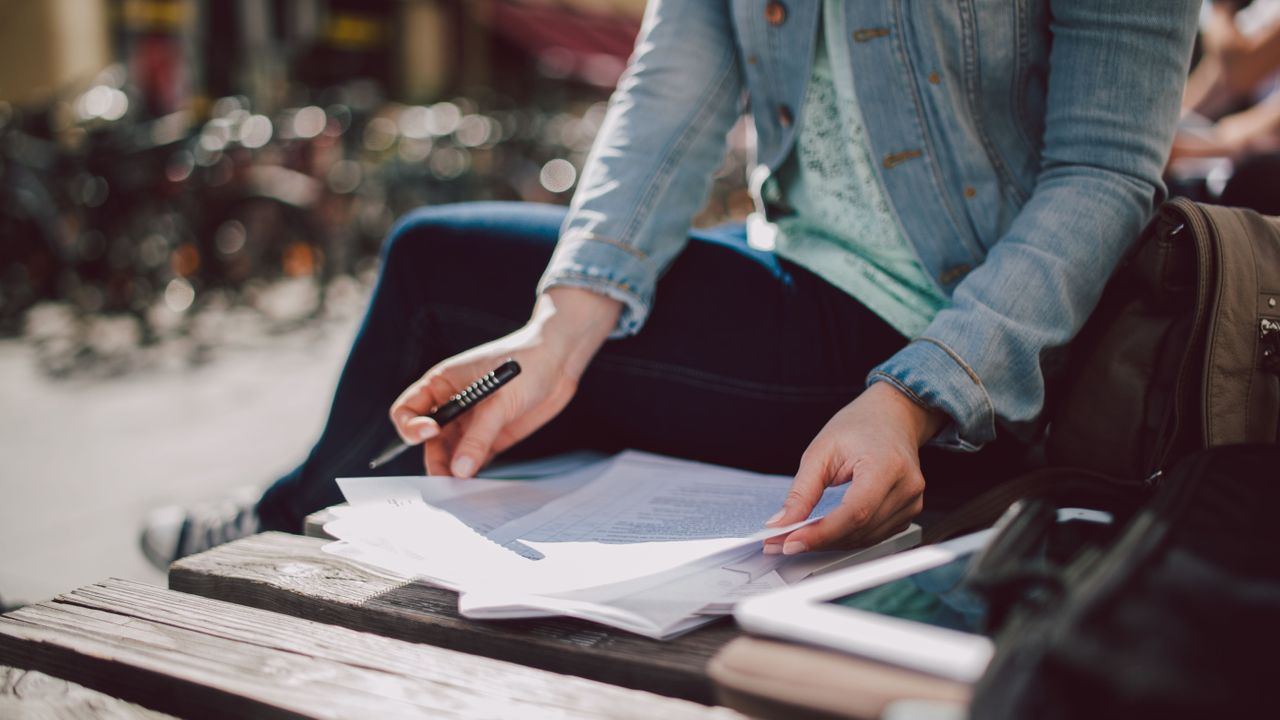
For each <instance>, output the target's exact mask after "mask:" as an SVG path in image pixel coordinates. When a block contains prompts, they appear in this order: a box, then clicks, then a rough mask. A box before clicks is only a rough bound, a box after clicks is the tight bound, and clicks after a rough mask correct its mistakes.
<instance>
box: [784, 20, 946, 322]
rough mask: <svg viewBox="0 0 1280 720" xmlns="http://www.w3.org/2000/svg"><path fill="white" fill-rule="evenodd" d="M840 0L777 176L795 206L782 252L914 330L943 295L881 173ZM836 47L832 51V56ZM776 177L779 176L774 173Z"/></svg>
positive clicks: (826, 24) (826, 23) (823, 26)
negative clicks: (905, 228) (889, 197)
mask: <svg viewBox="0 0 1280 720" xmlns="http://www.w3.org/2000/svg"><path fill="white" fill-rule="evenodd" d="M843 13H844V8H843V5H842V3H841V2H839V0H826V1H825V2H824V3H823V14H824V15H825V17H824V18H823V22H822V24H821V25H820V26H819V27H820V28H821V29H820V30H819V32H820V33H824V34H825V38H824V40H825V41H824V42H819V43H817V54H816V57H815V58H814V62H813V73H812V75H811V76H810V78H809V85H808V89H807V90H806V91H805V98H804V110H803V112H802V113H801V118H802V119H803V120H802V122H803V125H802V126H801V128H800V133H799V136H798V137H797V138H796V144H795V147H794V148H793V149H792V151H791V155H790V157H789V158H788V159H787V161H786V163H784V164H783V166H782V167H781V168H780V169H779V171H778V173H777V174H776V175H775V176H774V177H775V178H776V182H778V183H779V186H778V187H775V188H766V192H767V193H769V194H773V193H778V194H780V195H781V196H782V197H783V198H785V202H786V204H787V205H789V206H790V207H791V208H792V209H793V210H794V211H795V214H794V215H790V216H787V217H784V218H781V219H780V220H778V222H777V238H776V240H775V242H776V243H777V246H776V252H777V253H778V254H779V255H781V256H782V257H784V258H786V259H788V260H790V261H792V262H794V263H796V264H797V265H800V266H802V267H804V268H807V269H808V270H810V271H812V272H814V273H816V274H817V275H818V276H819V277H822V278H823V279H825V280H826V281H827V282H830V283H831V284H833V285H835V286H836V287H838V288H840V289H841V290H844V291H845V292H847V293H849V294H850V295H852V296H853V297H855V298H857V299H858V300H859V301H861V302H862V303H863V304H864V305H866V306H867V308H868V309H870V310H871V311H872V312H874V313H876V314H877V315H879V316H880V317H881V318H882V319H884V321H885V322H887V323H888V324H889V325H891V326H892V327H893V328H894V329H896V330H898V331H899V332H901V333H902V334H903V335H905V336H906V337H908V338H911V337H915V336H917V335H919V334H920V333H921V332H922V331H923V330H924V329H925V327H926V326H927V325H928V324H929V321H930V320H932V319H933V316H934V315H935V314H936V313H937V312H938V311H939V310H941V309H942V308H943V307H944V306H945V305H946V304H947V297H946V295H944V294H943V292H942V290H941V289H940V288H939V287H938V286H937V285H935V284H934V282H933V279H932V278H930V277H929V275H928V274H927V273H926V272H925V271H924V268H923V267H922V266H921V265H920V261H919V260H918V259H917V258H916V255H915V250H914V249H913V248H912V247H911V246H910V245H909V244H908V243H907V240H906V238H905V237H903V234H902V230H901V228H900V227H899V226H898V222H897V219H896V218H895V217H894V215H893V211H892V210H890V209H889V203H888V201H887V200H886V198H885V193H884V189H883V188H882V187H881V186H880V181H879V178H878V177H877V176H876V171H875V166H874V164H873V160H872V158H871V153H870V149H869V146H868V142H867V133H866V129H865V128H864V127H863V124H862V111H861V110H860V109H859V107H858V98H857V96H856V95H855V94H854V80H853V72H852V69H851V68H852V65H851V63H850V61H849V58H848V47H847V46H846V45H845V44H844V43H843V42H842V38H841V37H840V36H839V29H840V28H842V27H844V17H843ZM831 55H834V58H833V57H830V56H831ZM771 182H774V180H771Z"/></svg>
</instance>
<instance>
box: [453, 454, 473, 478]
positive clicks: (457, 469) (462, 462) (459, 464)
mask: <svg viewBox="0 0 1280 720" xmlns="http://www.w3.org/2000/svg"><path fill="white" fill-rule="evenodd" d="M475 469H476V461H475V460H472V459H471V458H469V457H460V458H458V459H457V460H454V461H453V474H454V476H455V477H471V473H473V472H475Z"/></svg>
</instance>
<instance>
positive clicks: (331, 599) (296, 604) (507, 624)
mask: <svg viewBox="0 0 1280 720" xmlns="http://www.w3.org/2000/svg"><path fill="white" fill-rule="evenodd" d="M326 542H327V541H325V540H321V539H318V538H309V537H300V536H296V535H288V534H283V533H264V534H262V535H257V536H254V537H251V538H246V539H243V540H239V541H236V542H233V543H230V544H228V545H223V546H221V547H218V548H214V549H213V550H210V551H209V552H206V553H202V554H200V555H195V556H192V557H189V558H186V559H183V560H180V561H178V562H177V563H174V564H173V566H172V567H171V568H170V571H169V587H170V588H171V589H173V590H179V591H182V592H185V593H192V594H195V595H201V596H204V597H206V598H213V599H216V600H223V601H227V602H231V603H235V604H237V605H243V606H247V607H253V608H260V609H263V610H270V611H274V612H277V613H281V614H283V615H289V616H292V617H295V618H307V619H310V620H318V621H321V622H324V623H330V624H332V625H338V626H342V627H345V628H350V629H353V630H360V631H365V632H370V633H376V634H378V635H382V636H385V637H388V638H395V639H397V640H406V641H411V642H415V643H426V644H429V645H435V646H438V647H443V648H451V649H455V650H461V651H464V652H467V653H472V654H476V655H483V656H487V657H491V658H498V659H501V660H508V661H511V662H515V663H519V664H521V665H527V666H530V667H536V668H541V669H543V670H549V671H552V672H556V673H566V674H569V675H577V676H579V677H583V678H590V679H592V680H599V681H602V682H606V683H609V684H612V685H621V686H623V687H628V688H635V689H639V690H646V691H649V692H653V693H658V694H661V695H668V696H671V697H677V698H684V699H687V700H693V701H696V702H701V703H705V704H712V703H713V702H714V700H715V690H714V686H713V683H712V682H711V680H710V679H709V678H708V676H707V673H706V664H707V662H708V660H709V659H710V658H711V656H712V655H714V654H715V652H716V651H717V650H719V649H720V648H721V647H722V646H724V645H725V644H726V643H727V642H729V641H730V640H731V639H733V638H734V637H736V636H738V635H739V634H740V633H739V631H738V629H737V627H736V626H735V625H734V624H733V622H732V621H731V620H728V619H726V620H723V621H720V622H718V623H716V624H714V625H711V626H708V627H705V628H702V629H700V630H697V631H695V632H692V633H689V634H688V635H685V636H683V637H680V638H677V639H675V640H671V641H668V642H657V641H654V640H649V639H646V638H642V637H639V636H636V635H632V634H630V633H625V632H622V631H614V630H610V629H608V628H605V627H603V626H600V625H595V624H592V623H587V622H583V621H578V620H572V619H550V620H504V621H475V620H468V619H465V618H462V617H461V616H459V615H458V612H457V594H456V593H454V592H451V591H448V590H441V589H439V588H434V587H431V586H429V585H425V584H423V583H416V582H415V583H405V582H403V581H400V580H393V579H390V578H387V577H384V576H382V575H378V574H376V573H374V572H371V571H369V570H366V569H364V568H363V567H361V566H359V565H356V564H354V563H352V562H350V561H347V560H344V559H342V558H337V557H334V556H332V555H329V554H327V553H324V552H323V551H322V550H321V547H322V546H323V545H324V544H325V543H326Z"/></svg>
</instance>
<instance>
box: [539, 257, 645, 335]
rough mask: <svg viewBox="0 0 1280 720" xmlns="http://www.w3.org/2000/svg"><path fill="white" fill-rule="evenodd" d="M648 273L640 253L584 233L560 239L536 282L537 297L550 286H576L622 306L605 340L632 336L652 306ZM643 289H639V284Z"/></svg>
mask: <svg viewBox="0 0 1280 720" xmlns="http://www.w3.org/2000/svg"><path fill="white" fill-rule="evenodd" d="M651 273H652V270H651V269H650V267H649V263H648V262H647V258H646V257H645V255H644V254H643V253H641V252H640V251H638V250H635V249H634V248H631V247H629V246H627V245H624V244H622V243H620V242H617V241H615V240H611V239H608V238H601V237H597V236H594V235H590V234H587V233H570V234H567V235H565V236H563V237H561V239H560V242H559V244H558V245H557V246H556V251H555V254H554V255H553V256H552V258H551V262H550V263H549V264H548V265H547V269H546V272H544V273H543V274H542V279H541V280H540V281H539V282H538V294H541V293H542V292H543V291H545V290H546V289H547V288H552V287H576V288H582V289H584V290H590V291H592V292H595V293H599V294H601V295H604V296H605V297H609V298H613V299H614V300H617V301H619V302H621V303H622V315H621V316H620V317H619V318H618V324H617V325H616V326H615V327H614V329H613V332H612V333H610V335H609V337H610V338H611V339H613V338H623V337H627V336H630V335H634V334H636V333H637V332H638V331H639V330H640V327H641V326H642V325H644V321H645V319H646V318H647V317H648V315H649V308H650V306H652V304H653V282H652V281H649V282H643V281H638V279H641V278H649V277H650V275H651ZM642 283H643V284H644V286H645V287H640V285H641V284H642Z"/></svg>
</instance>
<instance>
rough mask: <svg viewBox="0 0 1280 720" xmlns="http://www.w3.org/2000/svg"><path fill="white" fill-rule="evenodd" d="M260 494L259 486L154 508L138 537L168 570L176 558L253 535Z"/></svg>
mask: <svg viewBox="0 0 1280 720" xmlns="http://www.w3.org/2000/svg"><path fill="white" fill-rule="evenodd" d="M258 497H259V494H258V492H257V491H256V490H249V491H247V492H246V491H241V492H237V493H236V494H235V496H233V497H230V498H227V499H226V500H223V501H221V502H217V503H210V504H206V505H200V506H196V507H192V508H184V507H180V506H178V505H169V506H167V507H162V508H159V509H157V510H153V511H152V512H150V513H149V514H148V515H147V517H146V520H145V521H144V522H143V528H142V535H141V536H140V537H139V538H138V540H139V544H140V545H141V546H142V554H143V555H146V556H147V559H148V560H150V561H151V564H152V565H155V566H156V567H157V568H159V569H161V570H166V571H167V570H168V569H169V565H170V564H171V563H173V562H174V561H175V560H179V559H181V558H184V557H186V556H188V555H194V554H196V553H199V552H204V551H205V550H208V549H210V548H213V547H217V546H218V545H222V544H223V543H229V542H231V541H232V540H239V539H240V538H242V537H248V536H249V535H253V534H254V533H256V532H258V527H259V522H258V509H257V500H258Z"/></svg>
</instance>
